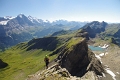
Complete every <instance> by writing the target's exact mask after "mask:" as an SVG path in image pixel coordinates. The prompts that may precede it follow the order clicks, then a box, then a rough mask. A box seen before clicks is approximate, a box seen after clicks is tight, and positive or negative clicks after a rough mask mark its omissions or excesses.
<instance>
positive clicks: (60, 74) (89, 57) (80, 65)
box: [27, 37, 105, 80]
mask: <svg viewBox="0 0 120 80" xmlns="http://www.w3.org/2000/svg"><path fill="white" fill-rule="evenodd" d="M58 54H59V56H58V57H57V58H56V59H55V61H56V62H54V61H53V62H52V66H50V67H49V68H48V69H46V70H42V71H38V72H37V73H36V74H33V75H29V76H28V78H27V80H35V79H36V80H49V79H51V78H52V79H54V80H73V79H78V80H81V79H82V80H86V79H89V80H98V79H99V76H103V73H105V70H104V67H103V65H102V64H101V62H100V61H99V60H98V59H97V58H96V57H95V54H94V53H93V52H92V51H91V50H90V49H89V48H88V46H87V43H86V38H82V37H73V38H72V39H70V40H69V41H68V42H67V43H66V44H65V45H64V48H63V49H62V50H60V51H58ZM50 64H51V63H50ZM53 64H54V65H53Z"/></svg>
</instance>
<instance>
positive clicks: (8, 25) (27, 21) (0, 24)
mask: <svg viewBox="0 0 120 80" xmlns="http://www.w3.org/2000/svg"><path fill="white" fill-rule="evenodd" d="M85 24H86V22H75V21H67V20H56V21H54V22H52V23H50V22H49V21H48V20H46V21H43V20H42V19H37V18H34V17H32V16H25V15H24V14H19V15H18V16H16V17H11V16H6V17H0V49H3V50H4V48H6V47H9V46H12V45H15V44H17V43H19V42H23V41H28V40H30V39H32V38H39V37H44V36H47V35H50V34H52V33H54V32H57V31H60V30H77V29H79V28H80V27H82V26H83V25H85Z"/></svg>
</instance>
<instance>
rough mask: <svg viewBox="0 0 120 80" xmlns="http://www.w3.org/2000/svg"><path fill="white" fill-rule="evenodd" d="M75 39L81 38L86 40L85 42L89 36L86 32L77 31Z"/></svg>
mask: <svg viewBox="0 0 120 80" xmlns="http://www.w3.org/2000/svg"><path fill="white" fill-rule="evenodd" d="M75 37H83V38H86V39H87V40H89V35H88V32H86V31H84V30H83V29H82V30H81V31H79V32H78V33H77V34H76V35H75Z"/></svg>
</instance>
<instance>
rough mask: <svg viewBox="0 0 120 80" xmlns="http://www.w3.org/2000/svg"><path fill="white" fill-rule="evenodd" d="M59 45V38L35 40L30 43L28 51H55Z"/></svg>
mask: <svg viewBox="0 0 120 80" xmlns="http://www.w3.org/2000/svg"><path fill="white" fill-rule="evenodd" d="M58 43H59V41H58V40H57V37H45V38H38V39H33V40H31V41H30V42H28V45H27V46H28V48H27V51H28V50H32V49H43V50H49V51H53V50H54V49H55V48H56V47H57V44H58Z"/></svg>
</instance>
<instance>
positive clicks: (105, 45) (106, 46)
mask: <svg viewBox="0 0 120 80" xmlns="http://www.w3.org/2000/svg"><path fill="white" fill-rule="evenodd" d="M99 47H101V46H99ZM108 47H109V45H107V44H104V46H102V47H101V48H108Z"/></svg>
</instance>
